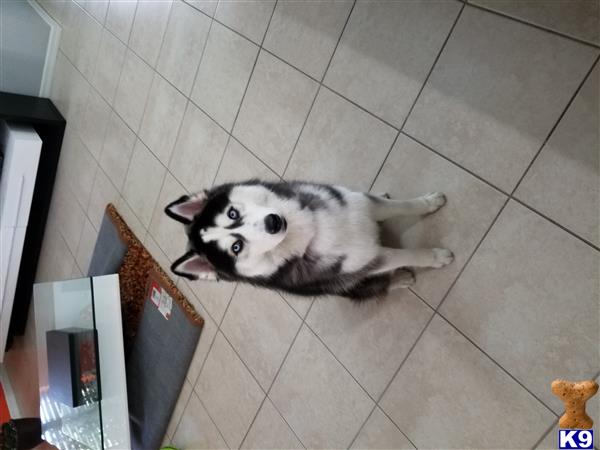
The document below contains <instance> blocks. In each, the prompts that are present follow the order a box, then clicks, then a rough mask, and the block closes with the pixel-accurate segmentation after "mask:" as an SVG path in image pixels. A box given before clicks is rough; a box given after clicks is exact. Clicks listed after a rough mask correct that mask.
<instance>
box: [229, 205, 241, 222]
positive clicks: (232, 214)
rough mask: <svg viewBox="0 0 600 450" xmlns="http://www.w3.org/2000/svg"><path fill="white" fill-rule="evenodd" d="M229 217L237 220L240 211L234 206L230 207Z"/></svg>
mask: <svg viewBox="0 0 600 450" xmlns="http://www.w3.org/2000/svg"><path fill="white" fill-rule="evenodd" d="M227 217H229V218H230V219H231V220H236V219H237V218H238V217H240V213H238V210H237V209H235V208H234V207H233V206H232V207H231V208H229V211H227Z"/></svg>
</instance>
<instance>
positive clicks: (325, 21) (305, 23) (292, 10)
mask: <svg viewBox="0 0 600 450" xmlns="http://www.w3.org/2000/svg"><path fill="white" fill-rule="evenodd" d="M352 3H353V2H352V1H351V0H343V1H339V0H324V1H320V2H312V1H280V2H279V3H277V6H276V7H275V12H274V13H273V19H272V20H271V24H270V25H269V31H268V32H267V36H266V37H265V42H264V44H263V45H264V48H266V49H267V50H270V51H271V52H273V53H275V54H276V55H277V56H279V57H280V58H283V59H284V60H286V61H287V62H288V63H290V64H291V65H293V66H294V67H297V68H299V69H300V70H302V71H303V72H305V73H307V74H309V75H310V76H312V77H314V78H316V79H318V80H320V79H321V78H323V75H324V74H325V69H326V68H327V64H329V60H330V59H331V56H332V55H333V51H334V49H335V46H336V44H337V42H338V39H339V37H340V35H341V34H342V28H343V27H344V24H345V23H346V19H347V18H348V14H350V10H351V8H352Z"/></svg>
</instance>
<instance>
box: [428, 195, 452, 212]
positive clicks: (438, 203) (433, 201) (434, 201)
mask: <svg viewBox="0 0 600 450" xmlns="http://www.w3.org/2000/svg"><path fill="white" fill-rule="evenodd" d="M423 200H425V203H426V204H427V212H428V213H432V212H434V211H437V210H438V209H440V208H441V207H442V206H444V205H445V204H446V196H445V195H444V194H442V193H441V192H430V193H429V194H425V195H424V196H423Z"/></svg>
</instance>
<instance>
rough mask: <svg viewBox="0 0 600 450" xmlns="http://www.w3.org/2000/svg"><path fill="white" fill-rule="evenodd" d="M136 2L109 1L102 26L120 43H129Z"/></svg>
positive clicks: (127, 0) (126, 0)
mask: <svg viewBox="0 0 600 450" xmlns="http://www.w3.org/2000/svg"><path fill="white" fill-rule="evenodd" d="M136 8H137V0H110V3H109V5H108V12H107V13H106V22H105V23H104V26H105V27H106V28H107V29H108V30H110V31H111V32H112V33H113V34H114V35H115V36H116V37H118V38H119V39H120V40H121V41H122V42H125V43H127V42H128V41H129V33H130V32H131V26H132V25H133V19H134V17H135V10H136Z"/></svg>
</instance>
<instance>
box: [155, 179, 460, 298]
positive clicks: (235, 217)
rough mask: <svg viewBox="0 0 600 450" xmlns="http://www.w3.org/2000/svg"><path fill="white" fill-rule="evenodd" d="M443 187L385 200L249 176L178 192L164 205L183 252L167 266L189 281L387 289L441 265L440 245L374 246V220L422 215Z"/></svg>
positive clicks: (313, 290)
mask: <svg viewBox="0 0 600 450" xmlns="http://www.w3.org/2000/svg"><path fill="white" fill-rule="evenodd" d="M445 202H446V198H445V196H444V195H443V194H441V193H431V194H426V195H423V196H421V197H418V198H414V199H411V200H391V199H389V198H387V197H386V196H384V195H382V196H375V195H371V194H366V193H362V192H353V191H351V190H348V189H346V188H344V187H340V186H330V185H324V184H315V183H307V182H281V183H268V182H263V181H258V180H249V181H246V182H243V183H230V184H223V185H220V186H216V187H214V188H213V189H211V190H209V191H204V192H201V193H199V194H196V195H193V196H187V195H185V196H183V197H181V198H179V199H178V200H175V201H174V202H172V203H171V204H169V205H168V206H167V207H166V208H165V212H166V214H167V215H168V216H169V217H171V218H173V219H175V220H177V221H179V222H181V223H183V224H184V225H185V226H186V232H187V235H188V239H189V249H188V251H187V253H185V254H184V255H183V256H182V257H181V258H179V259H178V260H177V261H175V262H174V263H173V265H172V266H171V270H172V271H173V272H174V273H175V274H177V275H180V276H182V277H186V278H188V279H191V280H197V279H204V280H220V279H222V280H228V281H242V282H248V283H251V284H254V285H258V286H263V287H267V288H271V289H276V290H283V291H287V292H290V293H293V294H298V295H308V296H314V295H326V294H333V295H340V296H344V297H348V298H351V299H354V300H364V299H368V298H372V297H380V296H384V295H385V294H386V293H387V292H388V291H389V290H390V289H395V288H399V287H407V286H409V285H411V284H412V283H414V275H413V273H412V272H411V271H409V270H406V269H404V268H406V267H443V266H445V265H446V264H449V263H450V262H452V260H453V255H452V252H450V251H449V250H445V249H439V248H433V249H416V250H415V249H394V248H387V247H382V246H381V245H380V243H379V228H378V222H382V221H384V220H386V219H388V218H391V217H395V216H409V215H410V216H412V215H423V214H429V213H432V212H434V211H436V210H437V209H439V208H440V207H441V206H443V205H444V203H445Z"/></svg>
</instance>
